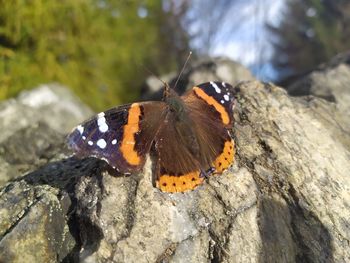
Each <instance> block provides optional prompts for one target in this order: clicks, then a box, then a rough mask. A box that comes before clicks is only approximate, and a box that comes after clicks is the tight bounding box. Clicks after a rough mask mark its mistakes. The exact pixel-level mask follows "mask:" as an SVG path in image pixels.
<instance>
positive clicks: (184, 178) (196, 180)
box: [157, 171, 204, 193]
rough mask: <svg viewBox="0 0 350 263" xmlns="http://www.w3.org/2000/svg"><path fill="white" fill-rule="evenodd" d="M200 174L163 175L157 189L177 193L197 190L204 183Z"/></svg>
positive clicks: (158, 181)
mask: <svg viewBox="0 0 350 263" xmlns="http://www.w3.org/2000/svg"><path fill="white" fill-rule="evenodd" d="M199 175H200V172H199V171H198V172H191V173H188V174H184V175H179V176H176V175H167V174H164V175H161V176H160V177H159V179H158V180H157V187H158V188H159V189H160V190H161V191H163V192H169V193H175V192H185V191H189V190H193V189H195V188H196V187H197V186H198V185H200V184H201V183H202V182H203V180H204V179H203V178H201V177H199Z"/></svg>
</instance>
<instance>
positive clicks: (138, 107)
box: [68, 102, 166, 173]
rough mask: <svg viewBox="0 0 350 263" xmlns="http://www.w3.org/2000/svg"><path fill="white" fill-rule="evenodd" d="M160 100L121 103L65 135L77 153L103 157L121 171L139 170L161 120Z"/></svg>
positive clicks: (162, 115) (162, 104) (162, 117)
mask: <svg viewBox="0 0 350 263" xmlns="http://www.w3.org/2000/svg"><path fill="white" fill-rule="evenodd" d="M165 107H166V104H165V103H164V102H143V103H133V104H128V105H123V106H120V107H116V108H112V109H110V110H107V111H105V112H101V113H99V114H98V115H96V116H95V117H93V118H91V119H90V120H88V121H86V122H84V123H82V124H80V125H78V126H77V127H76V128H75V129H74V130H73V131H72V132H71V134H69V135H68V145H69V146H70V148H72V149H73V150H74V151H75V153H76V154H77V155H78V156H81V157H89V156H93V157H96V158H99V159H103V160H105V161H106V162H107V163H109V164H110V165H111V166H112V167H113V168H115V169H117V170H118V171H120V172H122V173H131V172H135V171H138V170H140V169H141V168H142V167H143V165H144V162H145V155H146V154H147V153H148V152H149V150H150V147H151V144H152V142H153V139H154V136H155V134H156V133H157V129H158V128H159V125H160V123H161V122H162V121H163V120H164V117H165V111H164V109H165Z"/></svg>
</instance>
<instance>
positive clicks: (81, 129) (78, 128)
mask: <svg viewBox="0 0 350 263" xmlns="http://www.w3.org/2000/svg"><path fill="white" fill-rule="evenodd" d="M77 130H78V131H79V132H80V134H83V132H84V127H83V126H81V125H78V127H77Z"/></svg>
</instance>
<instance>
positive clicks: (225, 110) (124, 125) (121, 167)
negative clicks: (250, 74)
mask: <svg viewBox="0 0 350 263" xmlns="http://www.w3.org/2000/svg"><path fill="white" fill-rule="evenodd" d="M234 105H235V98H234V96H233V88H232V86H231V85H229V84H228V83H225V82H207V83H203V84H200V85H197V86H195V87H193V88H192V89H190V90H188V91H187V92H186V93H185V94H184V95H182V96H179V95H178V94H177V93H176V92H175V91H174V90H173V89H171V88H170V87H169V86H168V85H165V89H164V94H163V99H162V101H146V102H136V103H132V104H127V105H122V106H118V107H114V108H112V109H109V110H107V111H105V112H101V113H99V114H97V115H96V116H95V117H93V118H91V119H89V120H87V121H85V122H83V123H82V124H80V125H78V126H77V127H76V128H75V129H74V130H73V131H72V132H71V133H70V134H69V135H68V146H69V147H70V148H71V149H73V151H74V152H75V153H76V155H78V156H80V157H90V156H93V157H96V158H99V159H103V160H105V161H106V162H107V163H108V164H109V165H110V166H112V167H113V168H114V169H116V170H118V171H119V172H120V173H124V174H130V173H135V172H138V171H140V170H142V168H143V166H144V164H145V160H146V156H147V154H149V155H150V157H151V158H152V160H153V185H155V186H156V187H157V188H159V189H160V190H161V191H163V192H172V193H173V192H185V191H188V190H193V189H195V188H196V187H197V186H198V185H200V184H201V183H202V182H203V181H204V179H205V178H206V177H207V176H209V175H216V174H221V173H222V172H223V171H224V170H226V169H227V168H228V167H229V166H230V165H231V164H232V163H233V161H234V141H233V139H232V138H231V136H230V130H231V128H232V124H233V119H232V113H233V108H234Z"/></svg>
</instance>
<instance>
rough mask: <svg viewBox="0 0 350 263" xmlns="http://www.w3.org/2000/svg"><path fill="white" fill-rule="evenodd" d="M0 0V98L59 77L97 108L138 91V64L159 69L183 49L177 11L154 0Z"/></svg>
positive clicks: (164, 68)
mask: <svg viewBox="0 0 350 263" xmlns="http://www.w3.org/2000/svg"><path fill="white" fill-rule="evenodd" d="M0 6H1V8H0V100H2V99H6V98H9V97H12V96H15V95H16V94H18V93H19V92H20V91H21V90H23V89H29V88H33V87H35V86H36V85H38V84H41V83H46V82H59V83H62V84H64V85H67V86H68V87H70V88H72V89H73V91H74V92H75V93H76V94H77V95H79V96H80V97H81V98H82V100H83V101H84V102H86V103H87V104H89V105H91V106H92V107H93V108H94V109H95V110H103V109H105V108H106V107H111V106H113V105H117V104H120V103H122V102H125V101H131V100H133V99H135V98H136V97H137V96H138V95H139V88H140V85H141V83H142V82H143V81H144V79H145V77H146V76H147V75H148V74H149V73H148V72H147V71H146V70H145V69H144V68H143V67H142V65H143V66H145V67H148V68H150V69H151V70H153V71H154V72H155V73H156V74H162V73H165V72H168V71H169V70H171V69H174V68H175V67H176V66H177V61H179V57H181V56H182V54H184V55H185V54H186V52H187V38H186V34H185V31H184V30H182V29H181V27H180V26H178V24H177V23H179V22H178V21H179V19H178V17H175V16H171V14H170V13H169V12H168V13H167V12H166V11H164V10H163V8H162V1H161V0H146V1H118V0H115V1H110V0H74V1H68V0H60V1H47V0H31V1H30V0H13V1H7V0H0ZM174 25H175V26H174ZM174 28H175V29H176V31H177V34H172V33H171V31H170V30H172V29H174ZM174 37H176V38H177V39H173V38H174ZM179 42H180V44H179ZM181 60H182V59H181Z"/></svg>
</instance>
